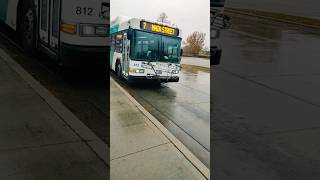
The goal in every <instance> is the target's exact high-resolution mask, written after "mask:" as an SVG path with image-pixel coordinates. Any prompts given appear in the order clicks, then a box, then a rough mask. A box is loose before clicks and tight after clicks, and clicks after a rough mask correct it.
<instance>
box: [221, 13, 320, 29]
mask: <svg viewBox="0 0 320 180" xmlns="http://www.w3.org/2000/svg"><path fill="white" fill-rule="evenodd" d="M224 11H225V12H229V13H234V14H241V15H246V16H251V17H257V18H261V19H267V20H272V21H276V22H283V23H287V24H294V25H298V26H303V27H308V28H313V29H320V26H315V25H310V24H303V23H298V22H294V21H289V20H284V19H277V18H273V17H268V16H261V15H257V14H253V13H247V12H244V11H241V10H235V9H230V8H225V10H224Z"/></svg>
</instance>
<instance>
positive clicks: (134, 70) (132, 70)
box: [129, 67, 144, 73]
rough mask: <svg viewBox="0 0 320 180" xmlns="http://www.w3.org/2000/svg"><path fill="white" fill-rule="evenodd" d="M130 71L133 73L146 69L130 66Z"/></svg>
mask: <svg viewBox="0 0 320 180" xmlns="http://www.w3.org/2000/svg"><path fill="white" fill-rule="evenodd" d="M129 72H131V73H144V69H136V68H132V67H130V68H129Z"/></svg>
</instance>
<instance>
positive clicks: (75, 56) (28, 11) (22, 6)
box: [0, 0, 110, 65]
mask: <svg viewBox="0 0 320 180" xmlns="http://www.w3.org/2000/svg"><path fill="white" fill-rule="evenodd" d="M109 12H110V1H109V0H0V21H2V22H4V23H5V24H6V25H8V26H9V27H11V28H12V29H13V30H14V31H16V32H17V35H18V37H19V41H20V42H21V45H22V47H23V48H24V49H25V51H26V52H27V53H30V54H34V52H36V51H37V50H39V51H42V52H44V53H46V54H48V55H50V57H52V58H53V59H55V60H56V61H57V63H58V64H60V65H76V64H79V63H82V62H85V63H87V62H88V63H104V62H105V64H107V58H108V53H109V47H110V44H109V19H110V18H109Z"/></svg>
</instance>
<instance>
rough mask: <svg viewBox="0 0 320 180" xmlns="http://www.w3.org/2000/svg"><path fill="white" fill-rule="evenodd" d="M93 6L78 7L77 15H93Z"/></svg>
mask: <svg viewBox="0 0 320 180" xmlns="http://www.w3.org/2000/svg"><path fill="white" fill-rule="evenodd" d="M92 13H93V8H88V7H80V6H77V7H76V14H77V15H85V16H92Z"/></svg>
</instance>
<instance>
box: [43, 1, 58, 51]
mask: <svg viewBox="0 0 320 180" xmlns="http://www.w3.org/2000/svg"><path fill="white" fill-rule="evenodd" d="M39 22H40V23H39V24H40V26H39V35H40V41H41V43H42V44H44V45H45V46H46V47H48V48H50V49H51V50H54V51H57V50H58V44H59V29H60V0H40V13H39Z"/></svg>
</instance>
